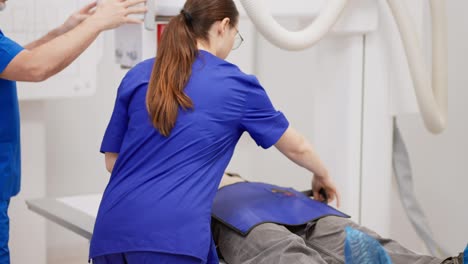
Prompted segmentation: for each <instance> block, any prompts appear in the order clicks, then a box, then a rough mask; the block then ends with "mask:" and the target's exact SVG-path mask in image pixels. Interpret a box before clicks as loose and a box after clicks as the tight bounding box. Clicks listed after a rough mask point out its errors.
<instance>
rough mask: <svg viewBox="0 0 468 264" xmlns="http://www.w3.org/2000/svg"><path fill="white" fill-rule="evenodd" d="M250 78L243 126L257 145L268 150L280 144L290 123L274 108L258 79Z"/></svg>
mask: <svg viewBox="0 0 468 264" xmlns="http://www.w3.org/2000/svg"><path fill="white" fill-rule="evenodd" d="M249 78H252V80H251V81H250V82H249V83H250V85H249V87H247V96H246V101H245V109H244V114H243V117H242V119H241V124H242V126H243V128H244V130H245V131H247V132H249V134H250V136H251V137H252V138H253V139H254V140H255V142H256V143H257V145H259V146H261V147H263V148H265V149H267V148H269V147H271V146H273V145H274V144H276V142H278V140H279V139H280V138H281V136H282V135H283V134H284V132H285V131H286V129H287V128H288V127H289V122H288V120H287V119H286V117H285V116H284V115H283V113H281V112H280V111H277V110H276V109H275V108H274V106H273V104H272V103H271V101H270V98H269V97H268V95H267V93H266V91H265V89H263V87H262V86H261V85H260V83H259V82H258V80H257V78H255V77H253V76H252V77H250V76H249Z"/></svg>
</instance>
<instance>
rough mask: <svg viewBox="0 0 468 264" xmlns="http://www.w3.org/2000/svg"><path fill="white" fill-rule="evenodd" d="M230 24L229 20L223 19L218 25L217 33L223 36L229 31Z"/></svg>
mask: <svg viewBox="0 0 468 264" xmlns="http://www.w3.org/2000/svg"><path fill="white" fill-rule="evenodd" d="M230 23H231V19H229V18H228V17H226V18H224V19H223V20H222V21H221V23H219V27H218V33H219V34H224V32H226V31H227V30H228V29H229V24H230Z"/></svg>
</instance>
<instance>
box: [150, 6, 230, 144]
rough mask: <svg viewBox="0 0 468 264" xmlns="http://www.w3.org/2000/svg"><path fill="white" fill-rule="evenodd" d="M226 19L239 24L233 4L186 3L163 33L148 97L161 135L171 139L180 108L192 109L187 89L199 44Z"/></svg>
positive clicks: (153, 117) (154, 122) (152, 119)
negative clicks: (217, 24)
mask: <svg viewBox="0 0 468 264" xmlns="http://www.w3.org/2000/svg"><path fill="white" fill-rule="evenodd" d="M224 18H229V19H230V21H231V25H232V26H234V25H236V24H237V22H238V19H239V12H238V11H237V8H236V5H235V3H234V1H233V0H187V2H186V3H185V6H184V8H183V10H182V11H181V13H180V14H179V15H178V16H175V17H174V18H172V19H171V21H170V22H169V24H168V25H167V26H166V28H165V29H164V32H163V34H162V37H161V42H160V43H159V46H158V51H157V55H156V60H155V63H154V66H153V72H152V74H151V79H150V82H149V85H148V92H147V95H146V104H147V108H148V112H149V115H150V118H151V121H152V123H153V125H154V127H155V128H157V129H158V130H159V132H160V133H161V134H162V135H164V136H169V135H170V133H171V131H172V129H173V128H174V126H175V122H176V120H177V116H178V110H179V107H181V108H182V109H184V110H188V109H192V108H193V102H192V100H191V99H190V98H189V97H188V96H187V95H186V94H185V92H184V89H185V86H186V85H187V82H188V81H189V78H190V75H191V74H192V64H193V62H194V61H195V59H196V56H197V54H198V49H197V40H200V41H206V42H208V41H209V36H208V32H209V30H210V28H211V26H212V25H213V24H214V23H215V22H216V21H221V20H223V19H224Z"/></svg>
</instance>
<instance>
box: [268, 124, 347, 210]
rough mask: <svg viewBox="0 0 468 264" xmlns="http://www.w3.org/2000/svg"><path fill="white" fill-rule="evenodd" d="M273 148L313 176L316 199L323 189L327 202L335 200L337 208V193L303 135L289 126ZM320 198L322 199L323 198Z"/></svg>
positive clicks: (338, 199)
mask: <svg viewBox="0 0 468 264" xmlns="http://www.w3.org/2000/svg"><path fill="white" fill-rule="evenodd" d="M275 147H276V148H277V149H278V150H279V151H280V152H281V153H283V154H284V155H285V156H286V157H288V158H289V159H290V160H292V161H293V162H294V163H296V164H297V165H299V166H301V167H303V168H305V169H307V170H308V171H310V172H312V173H313V174H314V180H313V183H312V189H313V191H314V197H316V199H317V197H321V196H320V195H319V191H320V189H322V188H323V189H325V191H326V193H327V195H328V196H329V197H328V198H329V200H330V201H333V200H334V199H336V200H337V204H338V206H339V204H340V197H339V193H338V191H337V188H336V186H335V184H334V183H333V180H332V179H331V177H330V176H329V174H328V170H327V169H326V167H325V165H324V164H323V163H322V161H321V160H320V158H319V156H318V155H317V153H316V152H315V151H314V148H313V147H312V145H311V144H310V143H309V142H308V141H307V139H306V138H305V137H304V136H303V135H301V134H300V133H299V132H297V131H296V130H295V129H294V128H292V127H291V126H290V127H289V128H288V129H287V130H286V132H284V134H283V135H282V136H281V138H280V139H279V140H278V142H277V143H276V144H275ZM321 198H322V199H323V198H324V197H321Z"/></svg>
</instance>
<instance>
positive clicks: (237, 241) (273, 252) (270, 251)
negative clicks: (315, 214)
mask: <svg viewBox="0 0 468 264" xmlns="http://www.w3.org/2000/svg"><path fill="white" fill-rule="evenodd" d="M213 235H214V238H215V241H216V242H217V244H218V246H219V250H220V252H221V254H222V255H223V257H224V259H225V260H226V262H227V263H228V264H241V263H242V264H291V263H294V264H296V263H297V264H305V263H307V264H326V263H327V262H326V261H325V260H323V259H322V257H321V256H320V254H319V253H318V252H317V251H315V250H314V249H312V248H309V247H307V245H306V244H305V242H304V240H303V239H302V238H301V237H300V236H298V235H295V234H293V233H291V231H289V230H288V229H286V228H285V227H283V226H279V225H276V224H262V225H259V226H257V227H255V228H254V229H253V230H252V231H251V232H250V233H249V235H248V236H247V237H243V236H241V235H239V234H237V233H235V232H234V231H232V230H231V229H229V228H227V227H225V226H224V225H222V224H219V223H214V227H213Z"/></svg>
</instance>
